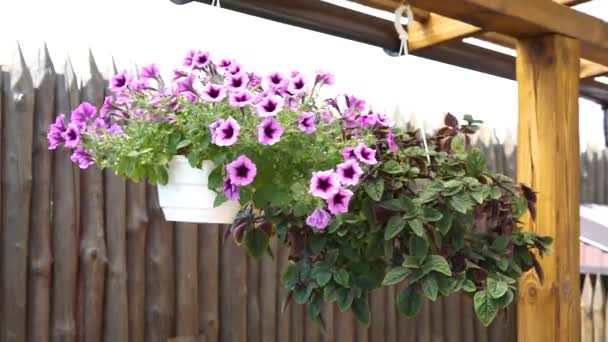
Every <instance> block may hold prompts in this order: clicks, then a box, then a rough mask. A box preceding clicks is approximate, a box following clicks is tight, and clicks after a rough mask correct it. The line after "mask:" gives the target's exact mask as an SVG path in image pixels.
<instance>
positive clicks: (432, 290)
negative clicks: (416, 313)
mask: <svg viewBox="0 0 608 342" xmlns="http://www.w3.org/2000/svg"><path fill="white" fill-rule="evenodd" d="M422 292H424V294H425V295H426V296H427V298H428V299H430V300H431V301H433V302H434V301H435V300H437V295H438V294H439V285H438V284H437V278H435V275H434V274H431V275H428V276H426V277H424V279H422Z"/></svg>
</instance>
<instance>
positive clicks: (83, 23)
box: [0, 0, 608, 146]
mask: <svg viewBox="0 0 608 342" xmlns="http://www.w3.org/2000/svg"><path fill="white" fill-rule="evenodd" d="M311 1H316V0H311ZM582 8H583V9H584V10H586V11H592V13H594V14H596V15H597V14H598V13H601V14H603V16H604V18H603V19H605V20H606V19H608V2H607V1H602V0H595V1H594V2H592V3H589V4H584V5H582ZM0 13H2V14H3V16H2V20H0V32H2V34H0V64H10V63H11V61H12V60H13V51H14V46H15V41H17V40H18V41H19V42H20V43H21V46H22V49H23V51H24V54H25V56H26V60H27V61H28V62H30V61H32V60H33V59H34V58H35V56H36V52H37V50H38V49H39V47H40V46H41V45H42V41H46V43H47V45H48V46H49V50H50V52H51V57H52V59H53V61H54V63H55V67H56V69H61V68H62V67H63V64H64V60H65V57H66V56H67V55H68V54H69V55H70V57H71V59H72V61H73V64H74V66H75V69H76V73H77V75H79V76H80V75H84V74H86V72H87V71H86V70H87V63H86V62H87V54H88V48H91V49H92V51H93V53H94V55H95V57H96V61H97V63H98V65H99V68H100V69H102V70H109V68H110V65H111V57H112V56H114V58H115V60H116V63H117V65H118V68H119V69H125V68H129V67H131V66H132V65H133V64H134V63H137V64H138V65H142V64H146V63H150V62H157V63H158V64H159V65H160V66H161V68H163V69H164V70H165V71H166V72H170V71H171V69H172V68H173V67H175V66H177V65H178V64H179V63H180V61H181V59H182V56H183V55H184V53H185V52H186V51H187V50H188V49H190V48H195V49H203V50H209V51H210V52H211V53H212V54H213V55H214V56H216V57H233V58H235V59H237V60H239V61H240V62H241V63H242V64H244V66H245V67H246V68H248V69H250V70H255V71H258V72H259V73H266V72H271V71H275V70H277V71H285V72H287V71H291V70H294V69H298V70H301V71H303V72H305V73H313V72H314V71H315V70H317V69H323V70H328V71H332V72H333V73H335V74H336V80H337V84H336V86H335V89H336V90H337V91H340V92H348V93H353V94H355V95H359V96H361V97H364V98H366V99H367V100H368V101H370V102H371V103H372V104H374V107H375V108H377V109H383V110H385V111H387V112H393V110H394V108H395V107H396V106H399V107H400V108H401V111H402V113H403V114H404V115H405V116H408V115H409V114H410V113H416V116H417V117H418V118H419V119H420V120H425V121H426V122H427V123H428V125H430V126H436V125H437V123H438V121H439V120H440V118H441V116H442V114H443V113H445V112H448V111H449V112H452V113H454V114H457V115H459V116H462V115H463V114H467V113H470V114H473V116H475V117H477V118H480V119H482V120H484V121H485V122H486V124H487V125H488V126H490V127H492V128H495V129H496V130H497V134H498V135H499V136H500V137H502V136H504V134H505V133H506V132H507V131H511V132H513V133H514V131H515V130H516V127H517V86H516V83H515V82H513V81H509V80H505V79H501V78H496V77H493V76H489V75H484V74H480V73H477V72H473V71H469V70H464V69H460V68H457V67H453V66H449V65H445V64H441V63H437V62H433V61H429V60H425V59H422V58H418V57H413V56H405V57H400V58H394V57H389V56H388V55H386V54H385V53H384V52H383V51H382V50H381V49H379V48H376V47H372V46H368V45H364V44H359V43H355V42H352V41H348V40H344V39H340V38H335V37H331V36H328V35H324V34H320V33H316V32H312V31H308V30H304V29H299V28H295V27H291V26H287V25H283V24H278V23H275V22H271V21H267V20H263V19H259V18H255V17H251V16H247V15H243V14H239V13H235V12H232V11H228V10H224V9H218V8H214V7H211V6H206V5H203V4H200V3H191V4H187V5H182V6H178V5H174V4H173V3H171V2H170V1H169V0H52V1H49V0H0ZM580 106H581V112H580V117H581V132H582V134H581V144H582V146H586V145H588V144H603V134H602V112H601V109H600V108H599V106H597V105H595V104H593V103H591V102H589V101H585V100H581V101H580Z"/></svg>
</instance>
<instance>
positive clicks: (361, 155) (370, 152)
mask: <svg viewBox="0 0 608 342" xmlns="http://www.w3.org/2000/svg"><path fill="white" fill-rule="evenodd" d="M355 155H356V156H357V159H359V160H360V161H361V162H362V163H365V164H368V165H374V164H377V163H378V161H377V160H376V150H374V149H373V148H369V147H367V146H365V144H364V143H360V144H359V145H357V147H356V148H355Z"/></svg>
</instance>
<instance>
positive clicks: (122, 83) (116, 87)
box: [110, 71, 131, 93]
mask: <svg viewBox="0 0 608 342" xmlns="http://www.w3.org/2000/svg"><path fill="white" fill-rule="evenodd" d="M130 83H131V76H129V74H128V73H127V72H126V71H123V72H121V73H118V74H116V75H114V77H112V79H111V80H110V89H111V90H112V91H113V92H117V93H118V92H122V91H124V90H126V89H127V87H128V86H129V84H130Z"/></svg>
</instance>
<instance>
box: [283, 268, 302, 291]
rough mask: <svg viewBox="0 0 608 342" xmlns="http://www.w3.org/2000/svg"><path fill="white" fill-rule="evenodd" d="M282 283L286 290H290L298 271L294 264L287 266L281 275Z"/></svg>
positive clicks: (295, 280)
mask: <svg viewBox="0 0 608 342" xmlns="http://www.w3.org/2000/svg"><path fill="white" fill-rule="evenodd" d="M282 280H283V282H284V283H285V286H286V287H287V288H292V287H293V286H294V285H295V284H296V282H297V280H298V269H297V266H296V265H295V264H289V266H287V269H286V270H285V272H284V273H283V277H282Z"/></svg>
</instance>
